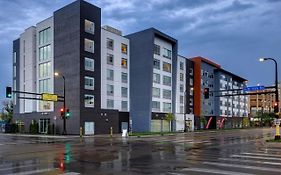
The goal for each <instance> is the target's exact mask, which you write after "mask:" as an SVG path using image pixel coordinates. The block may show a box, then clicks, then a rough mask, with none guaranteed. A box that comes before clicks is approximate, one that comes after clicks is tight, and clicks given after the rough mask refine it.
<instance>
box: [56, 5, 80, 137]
mask: <svg viewBox="0 0 281 175" xmlns="http://www.w3.org/2000/svg"><path fill="white" fill-rule="evenodd" d="M54 70H55V72H59V73H60V74H62V75H64V76H65V84H66V98H65V99H66V107H67V108H69V109H70V111H71V113H72V117H71V119H70V120H67V122H66V123H67V133H68V134H78V133H79V128H80V127H79V124H77V123H80V104H81V98H80V90H81V89H80V83H79V82H80V1H75V2H74V3H71V4H69V5H67V6H65V7H63V8H61V9H59V10H57V11H55V12H54ZM54 89H55V93H56V94H59V95H63V79H62V78H61V77H56V78H55V80H54ZM62 106H63V104H62V103H56V105H55V113H56V114H57V116H59V115H60V114H59V109H60V108H61V107H62Z"/></svg>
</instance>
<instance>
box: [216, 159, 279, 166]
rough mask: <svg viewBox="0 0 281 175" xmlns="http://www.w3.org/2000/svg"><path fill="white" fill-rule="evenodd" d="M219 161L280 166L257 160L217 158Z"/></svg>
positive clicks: (275, 163)
mask: <svg viewBox="0 0 281 175" xmlns="http://www.w3.org/2000/svg"><path fill="white" fill-rule="evenodd" d="M219 160H224V161H230V162H231V161H232V162H244V163H258V164H267V165H281V163H277V162H264V161H259V160H242V159H231V158H219Z"/></svg>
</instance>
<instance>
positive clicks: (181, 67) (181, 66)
mask: <svg viewBox="0 0 281 175" xmlns="http://www.w3.org/2000/svg"><path fill="white" fill-rule="evenodd" d="M183 65H184V64H183V62H180V69H181V70H183V69H184V68H183Z"/></svg>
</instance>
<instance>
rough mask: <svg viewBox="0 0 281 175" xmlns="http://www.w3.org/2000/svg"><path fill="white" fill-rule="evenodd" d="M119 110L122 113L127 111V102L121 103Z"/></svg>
mask: <svg viewBox="0 0 281 175" xmlns="http://www.w3.org/2000/svg"><path fill="white" fill-rule="evenodd" d="M121 109H122V110H123V111H127V110H128V102H127V101H121Z"/></svg>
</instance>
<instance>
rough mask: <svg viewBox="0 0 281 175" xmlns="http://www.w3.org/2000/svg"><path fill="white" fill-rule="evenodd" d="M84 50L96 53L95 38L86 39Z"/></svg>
mask: <svg viewBox="0 0 281 175" xmlns="http://www.w3.org/2000/svg"><path fill="white" fill-rule="evenodd" d="M84 50H85V51H87V52H91V53H95V42H94V41H93V40H89V39H85V40H84Z"/></svg>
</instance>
